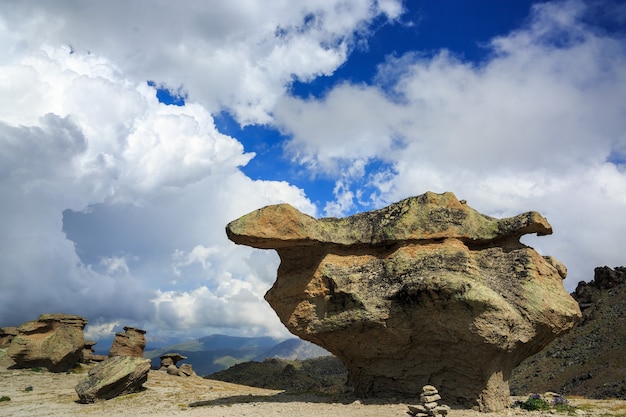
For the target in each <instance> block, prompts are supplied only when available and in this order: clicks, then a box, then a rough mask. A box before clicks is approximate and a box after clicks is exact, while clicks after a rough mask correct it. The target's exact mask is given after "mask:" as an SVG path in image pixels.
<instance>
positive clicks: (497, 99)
mask: <svg viewBox="0 0 626 417" xmlns="http://www.w3.org/2000/svg"><path fill="white" fill-rule="evenodd" d="M1 3H2V10H3V12H2V14H1V15H0V46H1V47H2V48H3V50H4V51H7V52H6V53H5V54H4V55H3V56H2V57H1V58H0V93H1V94H2V97H3V100H2V101H1V102H0V145H1V146H0V193H1V195H3V204H2V205H1V206H0V214H1V215H0V229H2V230H3V233H2V234H1V235H0V246H1V249H2V250H0V325H16V324H19V323H21V322H24V321H27V320H31V319H34V318H35V317H37V316H38V315H39V314H40V313H43V312H52V311H63V312H67V313H72V314H80V315H83V316H85V317H87V318H88V319H89V322H90V324H89V326H88V336H89V337H91V338H93V339H98V338H99V337H104V336H106V335H110V334H111V332H112V331H117V330H119V329H120V328H121V327H122V326H125V325H131V326H137V327H141V328H145V329H147V330H148V335H149V336H150V337H155V338H156V337H161V336H165V335H170V336H171V335H174V336H179V337H200V336H204V335H207V334H212V333H225V334H232V335H271V336H278V337H286V336H288V333H287V331H286V330H285V328H284V327H283V326H282V324H281V323H280V322H279V321H278V319H277V318H276V316H275V314H274V313H273V311H272V310H271V308H270V307H269V306H268V305H267V304H266V303H265V301H264V300H263V294H264V293H265V292H266V291H267V289H269V287H270V286H271V285H272V283H273V281H274V278H275V274H276V268H277V266H278V257H277V255H276V254H275V253H274V252H273V251H259V250H253V249H251V248H246V247H238V246H236V245H234V244H232V243H231V242H229V241H228V240H227V239H226V236H225V233H224V226H225V225H226V224H227V223H228V222H229V221H230V220H233V219H235V218H237V217H239V216H241V215H243V214H245V213H247V212H249V211H251V210H254V209H256V208H259V207H262V206H265V205H268V204H274V203H283V202H287V203H290V204H292V205H294V206H295V207H297V208H298V209H300V210H302V211H303V212H306V213H308V214H311V215H314V216H317V217H324V216H346V215H350V214H353V213H356V212H360V211H364V210H371V209H375V208H380V207H383V206H385V205H387V204H390V203H393V202H395V201H398V200H400V199H402V198H405V197H408V196H411V195H419V194H422V193H424V192H426V191H434V192H444V191H452V192H454V193H455V194H456V195H457V196H458V198H460V199H466V200H467V201H468V204H469V205H470V206H472V207H474V208H476V209H478V210H480V211H481V212H483V213H485V214H488V215H492V216H496V217H505V216H512V215H516V214H519V213H522V212H525V211H529V210H536V211H539V212H541V213H542V214H544V215H545V216H546V217H547V218H548V220H549V221H550V222H551V224H552V225H553V228H554V231H555V233H554V235H552V236H549V237H541V238H537V237H534V236H527V237H525V238H524V242H525V243H527V244H529V245H531V246H533V247H535V248H536V249H537V250H538V251H539V252H540V253H542V254H544V255H552V256H554V257H556V258H557V259H559V260H561V261H563V262H564V263H565V264H566V265H567V266H568V269H569V275H568V278H567V279H566V280H565V281H564V284H565V287H566V288H567V289H568V290H570V291H572V290H573V289H574V288H575V286H576V284H577V282H578V281H580V280H589V279H591V278H592V276H593V268H594V267H596V266H603V265H608V266H611V267H614V266H619V265H623V264H624V262H625V260H624V255H623V254H624V253H625V249H626V241H625V239H624V236H626V221H624V215H623V213H624V212H626V174H625V161H626V99H625V98H624V97H626V42H625V39H626V6H625V5H624V4H623V2H619V1H614V2H613V1H607V0H603V1H593V0H590V1H583V0H568V1H542V2H536V1H518V0H511V1H506V2H503V1H495V0H491V1H487V0H481V1H472V2H467V1H461V0H440V1H419V0H414V1H405V2H402V1H399V0H378V1H374V0H372V1H366V0H342V1H339V0H317V1H313V0H311V1H308V2H306V3H303V4H299V3H297V2H285V3H284V4H272V3H270V4H268V3H266V2H260V1H259V2H256V3H255V2H238V1H232V2H204V1H196V0H187V1H183V2H177V3H176V4H173V3H172V2H165V1H163V2H154V4H153V5H152V7H150V8H149V9H146V8H144V7H141V5H140V4H139V3H128V2H125V1H121V0H119V1H108V2H97V1H85V2H80V3H75V2H70V1H55V2H47V1H30V2H19V1H9V0H6V1H2V2H1ZM244 4H245V7H244ZM94 15H97V16H99V19H97V21H94V19H93V18H92V16H94Z"/></svg>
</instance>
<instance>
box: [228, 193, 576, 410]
mask: <svg viewBox="0 0 626 417" xmlns="http://www.w3.org/2000/svg"><path fill="white" fill-rule="evenodd" d="M226 233H227V235H228V237H229V239H231V240H232V241H233V242H235V243H237V244H243V245H248V246H252V247H255V248H260V249H276V250H277V252H278V254H279V256H280V259H281V263H280V266H279V268H278V273H277V279H276V282H275V283H274V285H273V286H272V288H271V289H270V290H269V291H268V292H267V294H266V295H265V298H266V300H267V301H268V302H269V304H270V305H271V306H272V308H273V309H274V310H275V311H276V313H277V314H278V317H279V318H280V320H281V321H282V322H283V324H284V325H285V326H286V327H287V328H288V329H289V331H291V332H292V333H293V334H295V335H297V336H299V337H300V338H302V339H305V340H308V341H311V342H313V343H315V344H317V345H319V346H321V347H323V348H324V349H326V350H328V351H330V352H331V353H333V354H335V355H336V356H337V357H339V358H340V359H341V361H342V362H343V363H344V364H345V366H346V368H347V369H348V373H349V380H350V383H351V384H352V386H353V388H354V392H355V394H356V395H358V396H361V397H398V396H400V397H406V398H411V397H414V396H415V395H416V394H415V393H417V392H420V391H421V388H422V387H423V386H424V385H427V384H432V385H436V386H437V387H439V393H440V394H441V396H442V397H444V398H446V400H447V401H449V402H450V403H453V404H459V405H462V406H467V407H477V408H478V409H480V410H482V411H498V410H501V409H503V408H505V407H507V406H508V405H509V387H508V379H509V376H510V374H511V371H512V369H513V368H514V367H515V366H517V365H518V364H519V363H520V362H521V361H522V360H523V359H524V358H526V357H528V356H530V355H533V354H534V353H537V352H538V351H540V350H541V349H542V348H543V347H545V346H546V345H547V344H549V343H550V342H551V341H552V340H554V339H555V338H556V337H558V336H559V335H562V334H564V333H565V332H567V331H568V330H570V329H571V328H572V327H573V326H574V325H575V324H576V323H577V322H578V321H579V320H580V318H581V313H580V309H579V307H578V304H577V303H576V301H575V300H574V299H573V298H572V297H571V296H570V295H569V294H568V293H567V292H566V291H565V289H564V287H563V282H562V280H563V279H564V278H565V276H566V268H565V266H564V265H563V264H561V263H560V262H558V261H557V260H555V259H554V258H552V257H543V256H541V255H539V254H538V253H537V252H536V251H535V250H534V249H532V248H530V247H528V246H526V245H524V244H522V243H520V241H519V239H520V237H521V236H522V235H524V234H528V233H536V234H537V235H540V236H541V235H548V234H551V233H552V227H551V226H550V224H549V223H548V221H547V220H546V219H545V218H544V217H542V216H541V215H540V214H539V213H537V212H528V213H524V214H520V215H518V216H515V217H510V218H504V219H496V218H492V217H489V216H486V215H483V214H481V213H479V212H478V211H476V210H474V209H472V208H471V207H469V206H468V205H467V204H466V202H465V201H459V200H458V199H457V198H456V197H455V195H454V194H452V193H449V192H448V193H444V194H435V193H430V192H429V193H426V194H423V195H421V196H417V197H411V198H407V199H405V200H402V201H400V202H398V203H395V204H392V205H390V206H388V207H385V208H383V209H380V210H375V211H371V212H366V213H360V214H356V215H354V216H350V217H347V218H341V219H337V218H324V219H315V218H313V217H311V216H308V215H305V214H303V213H301V212H299V211H298V210H296V209H295V208H293V207H292V206H290V205H288V204H279V205H273V206H268V207H265V208H262V209H259V210H256V211H254V212H252V213H249V214H247V215H245V216H243V217H241V218H239V219H237V220H235V221H233V222H231V223H229V224H228V225H227V227H226Z"/></svg>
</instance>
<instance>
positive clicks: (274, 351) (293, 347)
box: [144, 335, 329, 375]
mask: <svg viewBox="0 0 626 417" xmlns="http://www.w3.org/2000/svg"><path fill="white" fill-rule="evenodd" d="M173 352H176V353H179V354H181V355H183V356H187V359H185V360H183V361H181V363H189V364H191V365H192V367H193V369H194V371H195V372H196V373H197V374H198V375H208V374H211V373H214V372H217V371H220V370H223V369H227V368H230V367H231V366H233V365H236V364H238V363H241V362H246V361H262V360H264V359H265V358H283V359H309V358H314V357H319V356H326V355H329V353H328V352H327V351H325V350H324V349H322V348H320V347H318V346H316V345H314V344H312V343H310V342H306V341H304V340H300V339H287V340H285V341H280V340H279V339H273V338H271V337H236V336H225V335H211V336H206V337H202V338H200V339H194V340H190V341H186V342H184V343H178V344H175V345H171V346H166V347H163V348H160V349H154V350H149V351H145V352H144V357H145V358H148V359H151V360H152V367H153V368H156V367H158V366H159V364H160V359H159V358H160V356H162V355H164V354H165V353H173Z"/></svg>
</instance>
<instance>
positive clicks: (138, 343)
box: [109, 326, 146, 358]
mask: <svg viewBox="0 0 626 417" xmlns="http://www.w3.org/2000/svg"><path fill="white" fill-rule="evenodd" d="M145 334H146V331H145V330H141V329H137V328H134V327H128V326H126V327H124V333H121V332H119V333H115V338H114V339H113V345H112V346H111V350H110V351H109V357H113V356H134V357H137V358H141V357H142V356H143V350H144V348H145V347H146V337H145Z"/></svg>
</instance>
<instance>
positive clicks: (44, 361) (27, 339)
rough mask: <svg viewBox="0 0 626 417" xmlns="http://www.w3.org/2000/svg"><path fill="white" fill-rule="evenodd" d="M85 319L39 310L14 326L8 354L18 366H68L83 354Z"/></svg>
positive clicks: (58, 368)
mask: <svg viewBox="0 0 626 417" xmlns="http://www.w3.org/2000/svg"><path fill="white" fill-rule="evenodd" d="M86 324H87V319H85V318H83V317H80V316H74V315H69V314H42V315H41V316H39V318H38V319H37V320H34V321H29V322H27V323H24V324H22V325H20V326H19V327H18V328H17V333H18V334H17V335H16V336H14V337H13V340H12V341H11V344H10V345H9V348H8V349H7V354H8V356H9V357H10V358H11V359H13V361H15V363H16V365H15V366H16V367H18V368H35V367H39V368H47V369H48V370H49V371H52V372H64V371H67V370H69V369H70V368H71V367H72V366H74V364H76V363H77V362H79V361H80V359H81V357H82V353H83V352H82V351H83V347H84V346H85V339H84V335H83V329H84V328H85V325H86Z"/></svg>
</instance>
